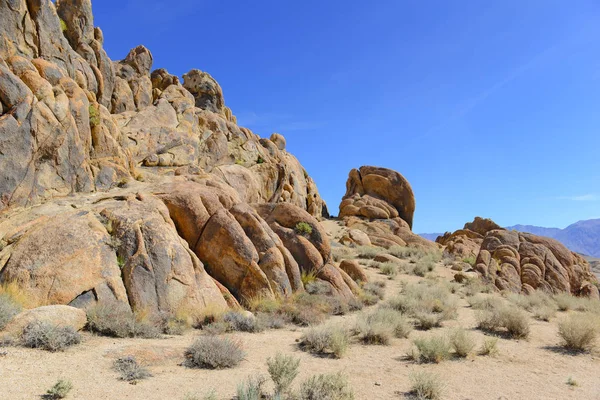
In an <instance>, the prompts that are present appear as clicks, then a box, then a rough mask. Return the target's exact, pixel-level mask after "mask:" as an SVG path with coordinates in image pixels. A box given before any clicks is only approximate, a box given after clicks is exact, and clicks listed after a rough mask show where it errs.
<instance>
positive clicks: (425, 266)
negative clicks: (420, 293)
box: [411, 260, 435, 277]
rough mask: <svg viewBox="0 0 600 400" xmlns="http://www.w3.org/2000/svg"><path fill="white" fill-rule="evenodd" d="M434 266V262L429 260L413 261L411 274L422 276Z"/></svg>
mask: <svg viewBox="0 0 600 400" xmlns="http://www.w3.org/2000/svg"><path fill="white" fill-rule="evenodd" d="M434 268H435V264H434V263H433V262H431V261H426V260H419V261H417V262H416V263H415V266H414V267H413V269H412V272H411V273H412V274H413V275H416V276H420V277H423V276H425V274H427V273H428V272H431V271H433V270H434Z"/></svg>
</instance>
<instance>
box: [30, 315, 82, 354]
mask: <svg viewBox="0 0 600 400" xmlns="http://www.w3.org/2000/svg"><path fill="white" fill-rule="evenodd" d="M21 343H22V344H23V346H25V347H31V348H34V349H43V350H47V351H52V352H55V351H64V350H66V349H67V347H71V346H74V345H76V344H79V343H81V335H80V334H79V332H77V331H76V330H75V329H73V328H72V327H70V326H57V325H54V324H52V323H50V322H45V321H34V322H32V323H30V324H29V325H27V326H26V327H25V329H23V333H22V334H21Z"/></svg>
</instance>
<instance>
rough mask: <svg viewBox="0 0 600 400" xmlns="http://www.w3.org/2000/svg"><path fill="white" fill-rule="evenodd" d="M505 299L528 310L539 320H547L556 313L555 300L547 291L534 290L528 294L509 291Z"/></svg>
mask: <svg viewBox="0 0 600 400" xmlns="http://www.w3.org/2000/svg"><path fill="white" fill-rule="evenodd" d="M507 299H508V300H509V301H510V302H512V303H514V304H515V305H517V306H519V307H521V308H523V309H524V310H526V311H529V312H531V313H532V314H533V316H534V318H536V319H538V320H541V321H549V320H550V318H552V317H554V315H556V310H557V308H558V306H557V304H556V301H555V300H554V299H553V298H552V297H551V296H550V295H548V294H547V293H545V292H543V291H541V290H536V291H535V292H533V293H531V294H529V295H522V294H514V293H510V294H508V295H507Z"/></svg>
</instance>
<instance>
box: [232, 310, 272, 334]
mask: <svg viewBox="0 0 600 400" xmlns="http://www.w3.org/2000/svg"><path fill="white" fill-rule="evenodd" d="M223 322H225V323H226V324H229V328H230V329H229V330H231V331H236V332H251V333H256V332H262V331H264V330H265V327H264V326H262V325H261V323H260V322H261V321H260V320H259V319H258V318H256V317H254V316H253V315H246V314H242V313H240V312H237V311H229V312H227V313H225V314H224V315H223Z"/></svg>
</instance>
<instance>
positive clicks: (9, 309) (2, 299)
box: [0, 293, 22, 331]
mask: <svg viewBox="0 0 600 400" xmlns="http://www.w3.org/2000/svg"><path fill="white" fill-rule="evenodd" d="M21 310H22V307H21V305H20V304H18V303H17V302H15V301H14V300H13V299H12V298H11V297H10V296H8V295H6V294H4V293H0V331H1V330H3V329H4V328H5V327H6V325H8V323H9V322H10V321H11V320H12V319H13V318H14V317H15V315H17V314H18V313H19V312H21Z"/></svg>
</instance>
